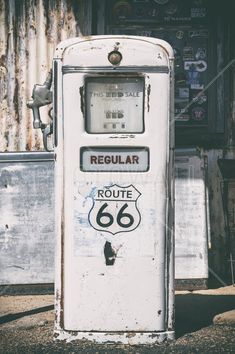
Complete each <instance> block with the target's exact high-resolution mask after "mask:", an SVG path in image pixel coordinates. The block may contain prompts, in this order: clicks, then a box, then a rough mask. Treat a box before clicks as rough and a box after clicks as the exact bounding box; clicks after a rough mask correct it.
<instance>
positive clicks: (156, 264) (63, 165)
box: [53, 36, 174, 344]
mask: <svg viewBox="0 0 235 354" xmlns="http://www.w3.org/2000/svg"><path fill="white" fill-rule="evenodd" d="M53 112H54V120H53V135H54V148H55V157H56V167H55V168H56V169H55V186H56V190H55V199H56V200H55V210H56V218H55V220H56V237H57V256H56V326H55V338H57V339H67V340H72V339H79V338H80V339H81V338H86V339H89V340H92V341H97V342H101V343H103V342H110V341H111V342H121V343H128V344H141V343H149V344H150V343H156V342H157V343H160V342H162V341H164V340H171V339H173V338H174V312H173V305H174V289H173V279H174V264H173V263H174V262H173V256H174V247H173V234H174V228H173V221H174V220H173V197H174V191H173V186H174V181H173V148H174V138H173V134H174V123H173V116H172V112H173V51H172V48H171V47H170V45H169V44H168V43H166V42H165V41H162V40H158V39H156V38H147V37H134V36H94V37H84V38H74V39H69V40H67V41H64V42H62V43H61V44H59V46H58V47H57V49H56V52H55V56H54V60H53Z"/></svg>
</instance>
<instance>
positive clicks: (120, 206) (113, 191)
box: [88, 184, 141, 235]
mask: <svg viewBox="0 0 235 354" xmlns="http://www.w3.org/2000/svg"><path fill="white" fill-rule="evenodd" d="M140 195H141V193H140V192H139V191H138V190H137V189H136V188H135V187H134V186H133V185H132V184H131V185H130V186H127V187H122V186H118V185H117V184H114V185H112V186H111V187H104V188H102V189H98V190H97V193H96V195H95V197H94V199H93V206H92V208H91V210H90V213H89V217H88V220H89V223H90V225H91V226H92V227H93V228H94V229H95V230H98V231H102V232H104V231H105V232H109V233H111V234H113V235H115V234H118V233H120V232H129V231H133V230H135V229H136V228H137V227H138V226H139V224H140V220H141V217H140V212H139V210H138V208H137V203H136V202H137V199H138V198H139V197H140Z"/></svg>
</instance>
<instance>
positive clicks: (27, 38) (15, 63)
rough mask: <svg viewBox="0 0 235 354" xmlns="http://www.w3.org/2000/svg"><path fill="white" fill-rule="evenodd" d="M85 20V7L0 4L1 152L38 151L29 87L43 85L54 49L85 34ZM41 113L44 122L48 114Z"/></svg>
mask: <svg viewBox="0 0 235 354" xmlns="http://www.w3.org/2000/svg"><path fill="white" fill-rule="evenodd" d="M90 14H91V5H90V1H82V0H80V1H79V0H0V151H1V152H4V151H27V150H31V151H35V150H43V144H42V134H41V131H40V130H33V125H32V113H31V111H30V110H29V109H28V108H27V107H26V101H27V99H29V98H30V96H31V94H32V88H33V86H34V84H35V83H43V82H44V80H45V78H46V76H47V73H48V71H49V69H50V67H51V62H52V57H53V52H54V49H55V47H56V45H57V44H58V43H59V42H60V41H61V40H64V39H66V38H71V37H75V36H81V35H86V34H90V27H91V21H89V19H90ZM80 18H81V19H82V18H86V19H88V20H87V21H86V22H85V23H84V21H82V20H80ZM79 24H82V27H83V28H82V29H81V25H80V26H79ZM41 112H42V118H43V120H44V121H47V120H48V119H49V118H48V115H47V108H46V109H45V108H41Z"/></svg>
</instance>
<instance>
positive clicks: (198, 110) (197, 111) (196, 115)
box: [191, 106, 206, 122]
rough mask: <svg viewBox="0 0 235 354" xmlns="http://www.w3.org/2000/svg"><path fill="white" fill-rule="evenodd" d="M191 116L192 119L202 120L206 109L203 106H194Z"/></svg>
mask: <svg viewBox="0 0 235 354" xmlns="http://www.w3.org/2000/svg"><path fill="white" fill-rule="evenodd" d="M191 116H192V119H193V120H194V121H198V122H200V121H202V120H204V119H205V117H206V110H205V109H204V108H203V107H200V106H198V107H194V108H193V109H192V111H191Z"/></svg>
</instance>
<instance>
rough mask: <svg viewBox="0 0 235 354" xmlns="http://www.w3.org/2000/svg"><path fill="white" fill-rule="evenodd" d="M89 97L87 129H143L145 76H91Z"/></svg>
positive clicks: (87, 96) (86, 95)
mask: <svg viewBox="0 0 235 354" xmlns="http://www.w3.org/2000/svg"><path fill="white" fill-rule="evenodd" d="M85 100H86V131H87V133H91V134H98V133H102V134H106V133H108V134H111V133H118V134H120V133H124V134H125V133H143V131H144V78H143V77H105V78H99V77H93V78H92V77H89V78H87V79H86V83H85Z"/></svg>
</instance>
